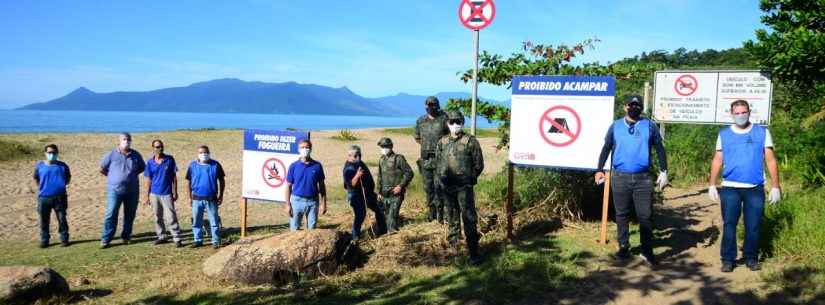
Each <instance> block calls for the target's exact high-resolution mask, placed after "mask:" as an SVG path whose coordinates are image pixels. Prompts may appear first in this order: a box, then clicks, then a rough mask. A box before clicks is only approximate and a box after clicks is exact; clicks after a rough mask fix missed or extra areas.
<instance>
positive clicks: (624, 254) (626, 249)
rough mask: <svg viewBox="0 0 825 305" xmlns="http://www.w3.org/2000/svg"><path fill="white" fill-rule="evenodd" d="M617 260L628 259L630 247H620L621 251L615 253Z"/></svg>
mask: <svg viewBox="0 0 825 305" xmlns="http://www.w3.org/2000/svg"><path fill="white" fill-rule="evenodd" d="M613 257H615V258H616V259H617V260H626V259H628V258H630V247H619V251H616V253H614V254H613Z"/></svg>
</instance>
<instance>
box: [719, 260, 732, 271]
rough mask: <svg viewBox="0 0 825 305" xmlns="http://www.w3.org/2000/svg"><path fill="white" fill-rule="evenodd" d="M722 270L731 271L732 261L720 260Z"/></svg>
mask: <svg viewBox="0 0 825 305" xmlns="http://www.w3.org/2000/svg"><path fill="white" fill-rule="evenodd" d="M721 270H722V272H724V273H730V272H733V263H731V262H722V269H721Z"/></svg>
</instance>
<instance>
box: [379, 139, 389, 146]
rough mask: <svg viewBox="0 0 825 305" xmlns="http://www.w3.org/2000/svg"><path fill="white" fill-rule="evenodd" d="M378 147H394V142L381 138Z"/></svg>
mask: <svg viewBox="0 0 825 305" xmlns="http://www.w3.org/2000/svg"><path fill="white" fill-rule="evenodd" d="M378 146H381V147H387V146H392V140H390V138H387V137H383V138H381V140H378Z"/></svg>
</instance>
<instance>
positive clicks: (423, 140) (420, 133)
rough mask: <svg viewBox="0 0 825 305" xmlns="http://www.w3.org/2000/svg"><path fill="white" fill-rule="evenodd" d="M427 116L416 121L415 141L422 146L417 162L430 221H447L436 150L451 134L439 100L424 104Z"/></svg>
mask: <svg viewBox="0 0 825 305" xmlns="http://www.w3.org/2000/svg"><path fill="white" fill-rule="evenodd" d="M424 104H425V105H426V106H427V108H426V109H427V114H425V115H422V116H421V117H419V118H418V120H416V121H415V141H416V142H418V144H421V158H420V159H418V161H417V162H416V163H417V164H418V172H419V173H421V180H422V182H423V183H424V192H425V193H426V194H427V206H428V207H429V214H428V215H427V219H429V220H430V221H433V220H438V222H444V221H446V220H447V216H446V214H445V207H444V204H443V202H442V201H443V200H442V199H441V189H440V187H439V184H438V183H437V180H438V179H437V178H436V175H435V170H436V164H435V153H436V151H435V149H436V144H437V143H438V140H439V139H441V137H443V136H445V135H447V134H449V133H450V131H449V129H447V115H446V114H445V113H444V112H443V111H441V108H440V106H439V102H438V98H436V97H435V96H430V97H428V98H427V100H426V101H425V102H424Z"/></svg>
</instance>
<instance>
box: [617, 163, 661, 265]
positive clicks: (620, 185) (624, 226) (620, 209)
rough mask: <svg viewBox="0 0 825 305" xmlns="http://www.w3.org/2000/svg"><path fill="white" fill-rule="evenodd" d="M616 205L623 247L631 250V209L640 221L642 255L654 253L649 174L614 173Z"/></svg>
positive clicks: (651, 195)
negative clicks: (629, 226)
mask: <svg viewBox="0 0 825 305" xmlns="http://www.w3.org/2000/svg"><path fill="white" fill-rule="evenodd" d="M612 178H613V179H612V180H611V186H612V188H613V205H614V207H615V208H616V227H617V230H616V239H617V240H618V241H619V246H620V247H623V248H625V247H630V234H629V233H628V230H629V229H628V222H629V220H630V219H629V218H630V208H631V206H632V207H633V208H634V209H635V210H636V219H637V220H638V221H639V234H640V235H641V236H640V237H641V242H642V248H641V249H642V253H645V254H651V255H652V254H653V246H652V244H651V243H652V241H653V220H652V218H653V180H652V178H651V177H650V174H648V173H647V172H644V173H634V174H630V173H619V172H614V173H613V177H612Z"/></svg>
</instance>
